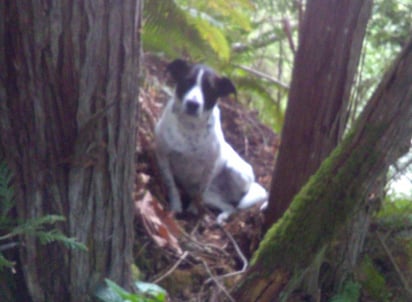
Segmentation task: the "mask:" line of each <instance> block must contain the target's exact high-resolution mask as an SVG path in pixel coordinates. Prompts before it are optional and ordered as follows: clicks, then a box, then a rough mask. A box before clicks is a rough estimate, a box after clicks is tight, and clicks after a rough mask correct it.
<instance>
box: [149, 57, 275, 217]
mask: <svg viewBox="0 0 412 302" xmlns="http://www.w3.org/2000/svg"><path fill="white" fill-rule="evenodd" d="M167 70H168V71H169V72H170V74H171V76H172V78H173V80H174V81H175V82H176V91H175V96H174V97H173V98H172V99H171V100H170V101H169V103H168V104H167V106H166V108H165V109H164V111H163V114H162V116H161V118H160V120H159V122H158V123H157V125H156V129H155V142H156V156H157V160H158V165H159V168H160V171H161V173H162V176H163V181H164V183H165V185H166V187H167V190H168V197H169V200H170V204H171V210H172V211H175V212H181V211H182V201H181V196H180V194H179V189H178V188H180V189H181V190H183V192H184V193H185V194H186V195H187V196H188V197H189V198H190V200H192V201H194V200H199V199H200V200H201V201H203V203H204V204H206V205H208V206H211V207H214V208H217V209H219V210H221V211H222V212H221V213H220V215H219V216H218V218H217V222H218V223H222V222H223V221H224V220H225V219H227V218H228V217H229V215H230V214H231V213H233V212H234V211H235V210H236V208H238V209H244V208H248V207H250V206H252V205H254V204H256V203H259V202H264V201H266V200H267V192H266V190H265V189H264V188H263V187H262V186H261V185H259V184H258V183H257V182H255V175H254V173H253V169H252V167H251V166H250V164H248V163H247V162H246V161H244V160H243V159H242V158H241V157H240V156H239V154H237V153H236V151H235V150H233V148H232V147H231V146H230V145H229V144H228V143H227V142H226V140H225V138H224V136H223V132H222V128H221V124H220V111H219V108H218V106H217V100H218V99H219V98H220V97H224V96H227V95H229V94H231V93H234V94H236V88H235V86H234V85H233V83H232V82H231V81H230V80H229V79H228V78H226V77H219V76H218V75H217V74H216V73H215V72H214V71H213V70H212V69H210V68H208V67H206V66H204V65H200V64H190V63H188V62H186V61H184V60H180V59H177V60H175V61H173V62H172V63H170V64H169V65H168V66H167Z"/></svg>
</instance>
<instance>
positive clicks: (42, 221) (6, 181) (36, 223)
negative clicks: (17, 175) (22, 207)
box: [0, 161, 87, 270]
mask: <svg viewBox="0 0 412 302" xmlns="http://www.w3.org/2000/svg"><path fill="white" fill-rule="evenodd" d="M11 181H12V174H11V172H10V170H9V169H8V167H7V164H6V162H5V161H0V205H1V207H0V270H1V269H2V268H4V267H13V265H14V264H13V263H12V262H10V261H9V260H7V259H6V258H5V256H4V254H3V251H5V250H8V249H11V248H14V247H16V246H17V245H18V244H19V242H18V239H17V238H19V236H21V235H25V236H34V237H36V238H37V239H38V240H39V242H40V243H41V244H49V243H52V242H56V241H57V242H61V243H62V244H64V245H65V246H66V247H68V248H72V249H79V250H84V251H86V250H87V248H86V246H85V245H84V244H82V243H79V242H77V241H76V239H75V238H69V237H67V236H65V235H64V234H63V233H62V232H61V231H60V230H59V229H56V228H51V226H53V225H55V224H56V223H58V222H62V221H64V220H65V219H64V217H63V216H60V215H45V216H42V217H38V218H32V219H29V220H26V221H19V220H17V219H14V218H13V217H12V215H11V212H12V210H13V209H14V206H15V201H14V191H13V187H12V185H11Z"/></svg>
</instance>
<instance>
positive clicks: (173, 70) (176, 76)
mask: <svg viewBox="0 0 412 302" xmlns="http://www.w3.org/2000/svg"><path fill="white" fill-rule="evenodd" d="M167 70H168V71H169V72H170V74H171V76H172V78H173V80H174V81H175V82H176V95H177V97H178V98H179V100H182V99H183V97H184V96H185V95H186V93H187V92H188V91H190V89H192V88H193V87H194V86H195V85H196V84H197V83H196V82H197V79H198V75H199V73H200V72H201V71H203V75H202V78H201V82H200V85H201V90H202V94H203V97H204V108H205V110H210V109H212V108H213V107H214V106H215V104H216V102H217V100H218V99H219V98H220V97H225V96H228V95H229V94H231V93H233V94H235V95H236V88H235V85H234V84H233V83H232V81H231V80H229V79H228V78H227V77H220V76H218V75H217V74H216V72H215V71H214V70H213V69H211V68H209V67H207V66H205V65H201V64H191V63H188V62H187V61H185V60H182V59H177V60H174V61H173V62H171V63H170V64H169V65H168V66H167Z"/></svg>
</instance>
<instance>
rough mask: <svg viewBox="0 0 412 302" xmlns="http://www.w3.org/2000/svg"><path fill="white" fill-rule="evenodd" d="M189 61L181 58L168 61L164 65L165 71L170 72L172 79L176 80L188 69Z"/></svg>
mask: <svg viewBox="0 0 412 302" xmlns="http://www.w3.org/2000/svg"><path fill="white" fill-rule="evenodd" d="M189 68H190V63H188V62H187V61H185V60H182V59H176V60H174V61H173V62H171V63H169V64H168V65H167V67H166V69H167V71H168V72H170V74H171V76H172V78H173V80H175V81H176V82H177V81H179V80H180V79H182V78H183V77H184V76H185V75H186V74H187V73H188V71H189Z"/></svg>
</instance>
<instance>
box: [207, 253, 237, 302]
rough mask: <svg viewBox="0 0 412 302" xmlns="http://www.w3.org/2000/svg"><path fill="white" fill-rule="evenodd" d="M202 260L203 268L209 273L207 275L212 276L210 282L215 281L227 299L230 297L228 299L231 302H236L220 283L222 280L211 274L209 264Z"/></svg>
mask: <svg viewBox="0 0 412 302" xmlns="http://www.w3.org/2000/svg"><path fill="white" fill-rule="evenodd" d="M200 260H201V261H202V263H203V266H204V267H205V269H206V272H207V273H208V274H209V276H210V278H209V279H208V280H213V282H214V283H215V284H216V285H217V287H218V288H219V289H220V290H221V291H222V292H223V293H224V294H225V295H226V297H228V299H229V300H230V301H231V302H236V301H235V299H233V297H232V296H231V295H230V294H229V292H228V291H227V289H226V288H225V287H224V286H223V285H222V283H220V281H219V279H220V278H218V277H216V276H214V275H213V273H212V272H211V270H210V268H209V266H208V265H207V263H206V262H205V261H204V260H203V259H200ZM208 280H206V282H205V283H207V282H208Z"/></svg>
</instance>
